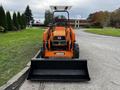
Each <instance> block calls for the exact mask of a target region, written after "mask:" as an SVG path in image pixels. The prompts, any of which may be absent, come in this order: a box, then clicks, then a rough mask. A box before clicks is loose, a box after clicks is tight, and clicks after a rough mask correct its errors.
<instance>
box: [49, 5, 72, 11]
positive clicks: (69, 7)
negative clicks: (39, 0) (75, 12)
mask: <svg viewBox="0 0 120 90" xmlns="http://www.w3.org/2000/svg"><path fill="white" fill-rule="evenodd" d="M71 7H72V6H50V8H51V10H54V11H67V10H70V9H71Z"/></svg>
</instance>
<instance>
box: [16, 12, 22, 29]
mask: <svg viewBox="0 0 120 90" xmlns="http://www.w3.org/2000/svg"><path fill="white" fill-rule="evenodd" d="M17 20H18V26H19V29H22V27H23V26H22V20H21V15H20V12H18V13H17Z"/></svg>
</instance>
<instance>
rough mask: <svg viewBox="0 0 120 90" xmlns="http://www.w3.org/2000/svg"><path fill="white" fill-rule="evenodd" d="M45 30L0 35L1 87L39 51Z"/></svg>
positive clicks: (38, 29) (27, 30)
mask: <svg viewBox="0 0 120 90" xmlns="http://www.w3.org/2000/svg"><path fill="white" fill-rule="evenodd" d="M42 33H43V30H41V29H40V28H37V29H26V30H22V31H17V32H8V33H5V34H3V33H0V86H1V85H3V84H4V83H6V82H7V81H8V80H9V79H10V78H11V77H13V76H14V75H15V74H17V73H18V72H19V71H21V70H22V69H23V68H24V67H25V66H26V64H27V63H28V62H29V61H30V60H31V58H32V57H33V56H34V55H35V53H36V52H37V51H38V50H39V48H40V45H41V41H42Z"/></svg>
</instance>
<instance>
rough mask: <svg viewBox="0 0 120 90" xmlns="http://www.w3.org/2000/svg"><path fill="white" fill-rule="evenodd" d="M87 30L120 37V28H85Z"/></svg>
mask: <svg viewBox="0 0 120 90" xmlns="http://www.w3.org/2000/svg"><path fill="white" fill-rule="evenodd" d="M85 32H89V33H94V34H100V35H108V36H116V37H120V29H115V28H103V29H96V28H90V29H87V30H85Z"/></svg>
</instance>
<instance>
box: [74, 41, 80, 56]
mask: <svg viewBox="0 0 120 90" xmlns="http://www.w3.org/2000/svg"><path fill="white" fill-rule="evenodd" d="M73 58H79V45H78V44H77V43H75V44H74V49H73Z"/></svg>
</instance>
